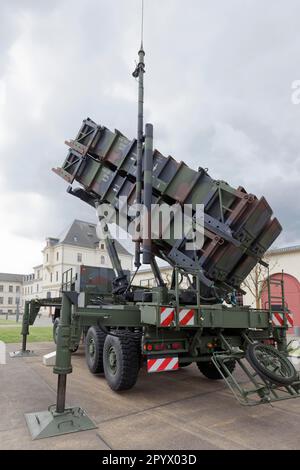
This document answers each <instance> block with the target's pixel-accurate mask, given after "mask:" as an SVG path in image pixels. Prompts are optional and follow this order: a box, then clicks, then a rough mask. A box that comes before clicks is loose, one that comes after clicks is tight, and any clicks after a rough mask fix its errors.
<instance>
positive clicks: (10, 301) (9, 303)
mask: <svg viewBox="0 0 300 470" xmlns="http://www.w3.org/2000/svg"><path fill="white" fill-rule="evenodd" d="M12 303H13V298H12V297H8V305H12Z"/></svg>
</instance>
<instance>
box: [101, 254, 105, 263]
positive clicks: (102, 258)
mask: <svg viewBox="0 0 300 470" xmlns="http://www.w3.org/2000/svg"><path fill="white" fill-rule="evenodd" d="M101 264H105V256H101Z"/></svg>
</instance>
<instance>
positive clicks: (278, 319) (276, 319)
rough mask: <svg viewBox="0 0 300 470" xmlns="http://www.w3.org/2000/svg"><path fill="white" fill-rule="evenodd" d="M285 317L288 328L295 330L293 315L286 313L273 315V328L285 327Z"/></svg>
mask: <svg viewBox="0 0 300 470" xmlns="http://www.w3.org/2000/svg"><path fill="white" fill-rule="evenodd" d="M284 315H285V316H286V321H287V326H288V327H289V328H293V326H294V320H293V315H292V314H291V313H288V312H285V313H279V312H274V313H273V314H272V324H273V326H281V327H282V326H284Z"/></svg>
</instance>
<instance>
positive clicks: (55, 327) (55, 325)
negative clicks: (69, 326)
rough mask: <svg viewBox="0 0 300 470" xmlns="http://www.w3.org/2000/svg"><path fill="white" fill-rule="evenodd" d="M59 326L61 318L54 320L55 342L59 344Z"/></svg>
mask: <svg viewBox="0 0 300 470" xmlns="http://www.w3.org/2000/svg"><path fill="white" fill-rule="evenodd" d="M58 326H59V318H55V320H54V322H53V341H54V343H55V344H57V332H58Z"/></svg>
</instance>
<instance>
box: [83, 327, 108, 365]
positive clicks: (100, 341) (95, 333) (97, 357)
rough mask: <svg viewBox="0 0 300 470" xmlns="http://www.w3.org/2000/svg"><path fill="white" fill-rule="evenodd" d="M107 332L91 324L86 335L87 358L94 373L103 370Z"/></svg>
mask: <svg viewBox="0 0 300 470" xmlns="http://www.w3.org/2000/svg"><path fill="white" fill-rule="evenodd" d="M105 338H106V334H105V333H103V331H101V330H100V328H99V327H98V326H91V327H90V328H89V329H88V332H87V334H86V336H85V341H84V346H85V360H86V363H87V366H88V368H89V370H90V372H91V373H92V374H100V373H102V372H103V346H104V342H105Z"/></svg>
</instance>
